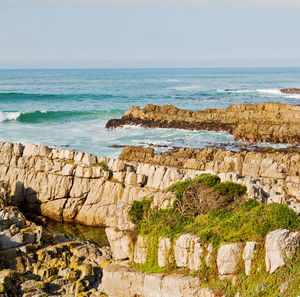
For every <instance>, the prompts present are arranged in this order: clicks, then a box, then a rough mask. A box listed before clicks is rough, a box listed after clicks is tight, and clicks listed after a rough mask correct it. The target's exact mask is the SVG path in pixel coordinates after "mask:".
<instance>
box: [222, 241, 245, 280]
mask: <svg viewBox="0 0 300 297" xmlns="http://www.w3.org/2000/svg"><path fill="white" fill-rule="evenodd" d="M241 258H242V244H241V243H236V244H232V243H230V244H224V245H222V246H221V247H220V248H219V250H218V256H217V265H218V271H219V274H220V275H232V274H234V273H235V271H236V268H237V267H238V264H239V263H240V261H241Z"/></svg>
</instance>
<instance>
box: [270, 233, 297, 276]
mask: <svg viewBox="0 0 300 297" xmlns="http://www.w3.org/2000/svg"><path fill="white" fill-rule="evenodd" d="M299 242H300V231H297V232H292V233H290V232H289V231H288V230H286V229H284V230H275V231H273V232H271V233H269V234H268V236H267V238H266V258H265V261H266V270H267V271H268V272H270V273H274V272H275V271H276V270H277V269H278V268H280V267H281V266H284V265H285V264H286V262H285V257H287V258H292V257H293V256H294V255H295V254H296V252H297V249H298V246H299Z"/></svg>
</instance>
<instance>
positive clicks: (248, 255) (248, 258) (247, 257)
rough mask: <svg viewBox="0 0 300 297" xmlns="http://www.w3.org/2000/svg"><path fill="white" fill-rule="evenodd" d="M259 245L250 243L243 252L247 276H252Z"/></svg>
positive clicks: (253, 242)
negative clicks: (252, 265)
mask: <svg viewBox="0 0 300 297" xmlns="http://www.w3.org/2000/svg"><path fill="white" fill-rule="evenodd" d="M256 245H257V243H256V242H255V241H249V242H247V243H246V246H245V248H244V252H243V260H244V261H245V273H246V275H250V272H251V263H252V260H253V259H254V255H255V248H256Z"/></svg>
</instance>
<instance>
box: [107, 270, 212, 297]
mask: <svg viewBox="0 0 300 297" xmlns="http://www.w3.org/2000/svg"><path fill="white" fill-rule="evenodd" d="M102 282H103V291H104V292H105V293H106V294H107V295H108V296H109V297H132V296H143V297H154V296H155V297H187V296H189V297H214V296H215V294H214V292H213V290H211V289H209V288H200V281H199V279H198V278H194V277H190V276H182V275H178V274H172V275H163V274H160V273H156V274H146V273H143V272H137V271H135V270H133V269H131V268H129V267H127V266H124V265H120V264H112V265H110V266H107V267H105V268H104V269H103V279H102Z"/></svg>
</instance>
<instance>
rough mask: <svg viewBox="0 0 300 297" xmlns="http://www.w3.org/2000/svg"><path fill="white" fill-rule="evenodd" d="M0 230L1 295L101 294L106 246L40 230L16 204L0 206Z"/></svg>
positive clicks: (107, 260) (107, 253)
mask: <svg viewBox="0 0 300 297" xmlns="http://www.w3.org/2000/svg"><path fill="white" fill-rule="evenodd" d="M0 230H1V232H0V295H1V296H24V297H31V296H39V297H41V296H54V295H55V296H62V295H68V296H81V294H82V296H95V297H96V296H101V295H100V291H99V290H98V289H99V285H100V283H101V278H102V269H101V267H103V266H105V265H107V264H108V263H109V261H110V259H111V252H110V249H109V248H102V249H100V248H97V247H96V246H94V245H93V244H90V243H88V242H84V241H78V240H75V241H69V240H68V239H67V238H64V237H58V236H54V235H52V234H48V233H47V232H46V233H45V234H44V232H43V228H42V227H40V226H37V225H35V224H34V223H31V222H29V221H27V220H26V219H25V217H24V216H23V214H22V213H21V212H20V211H19V210H18V209H17V208H16V207H4V208H2V209H0ZM7 268H9V269H7ZM86 294H88V295H86Z"/></svg>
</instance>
